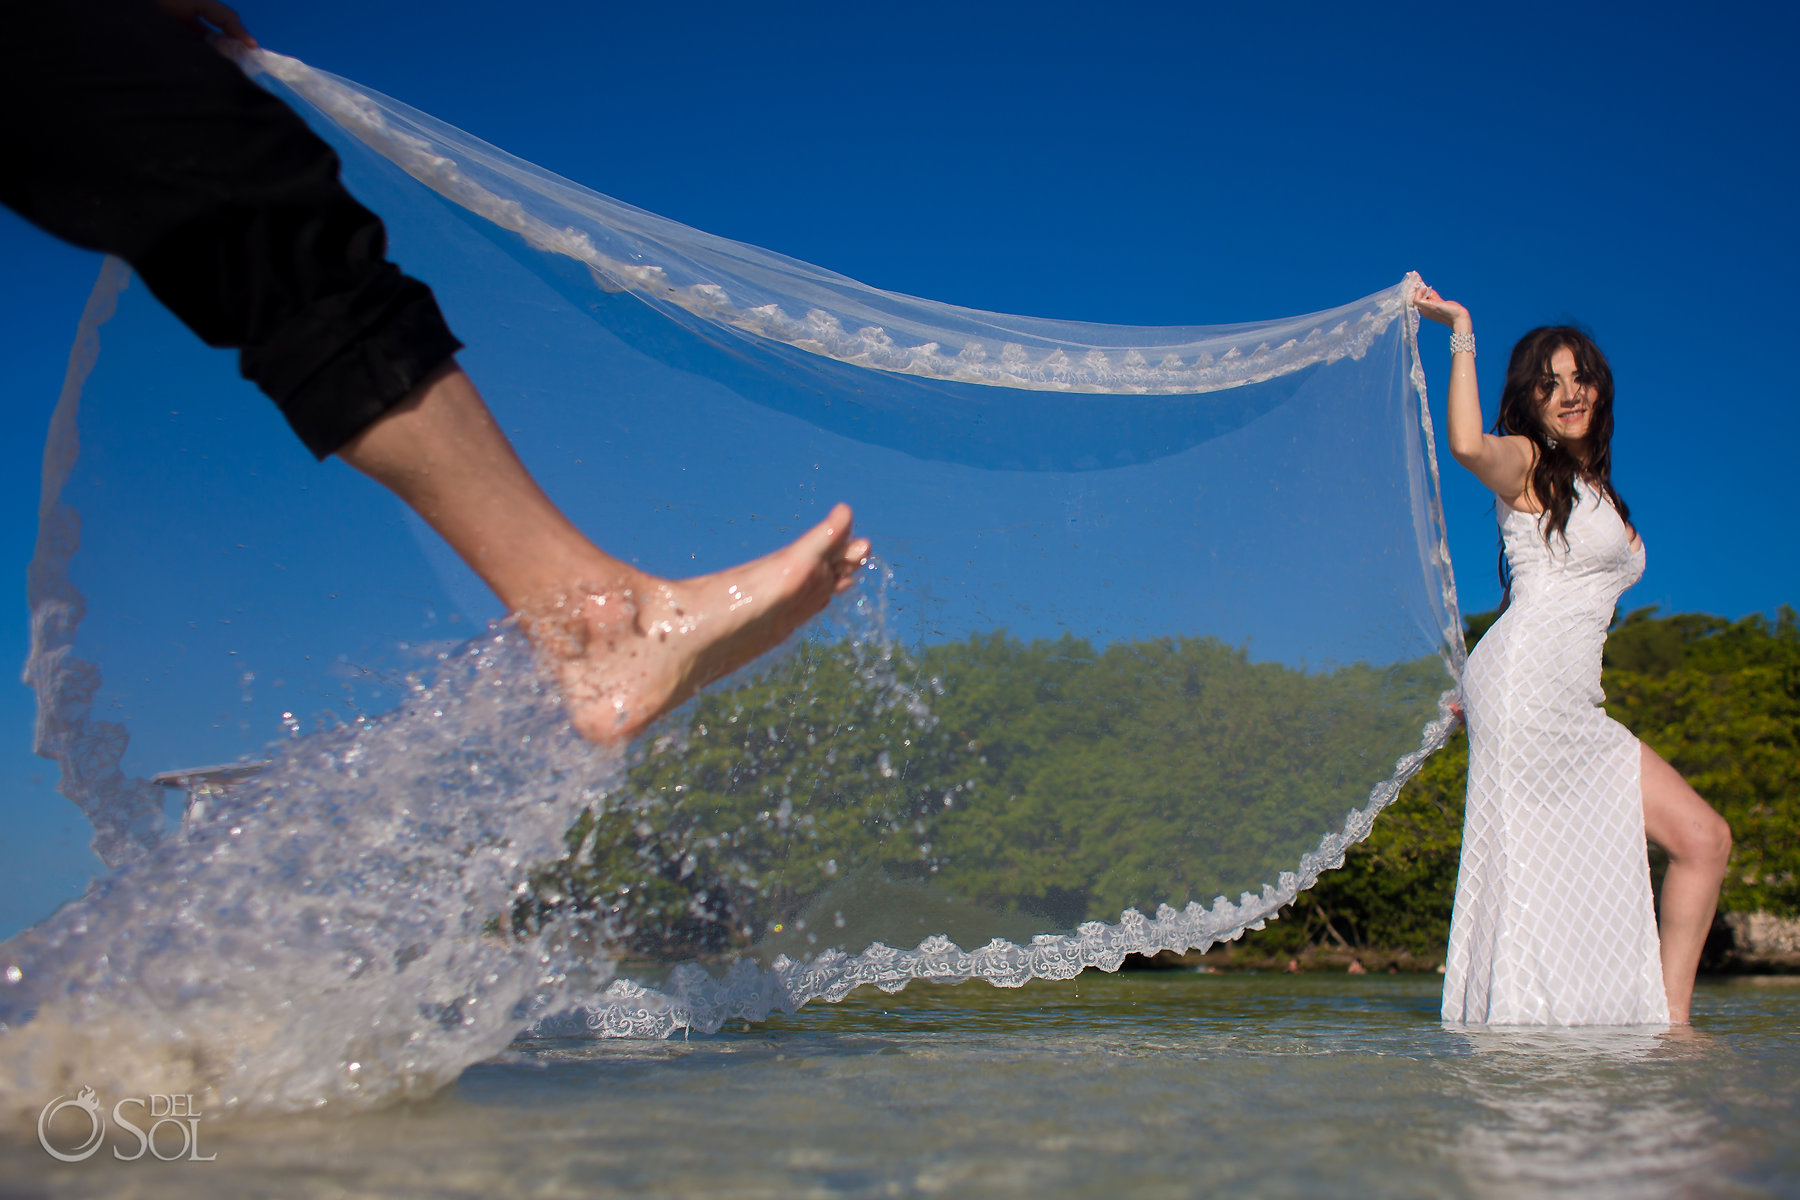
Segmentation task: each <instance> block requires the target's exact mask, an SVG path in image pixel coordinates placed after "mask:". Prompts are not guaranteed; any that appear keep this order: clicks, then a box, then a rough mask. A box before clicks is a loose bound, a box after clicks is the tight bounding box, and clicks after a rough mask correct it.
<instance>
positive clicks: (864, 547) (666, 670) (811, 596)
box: [520, 504, 869, 742]
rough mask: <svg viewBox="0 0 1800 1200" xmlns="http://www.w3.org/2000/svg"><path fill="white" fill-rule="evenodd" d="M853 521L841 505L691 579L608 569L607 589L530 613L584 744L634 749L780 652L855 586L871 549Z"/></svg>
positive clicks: (530, 624)
mask: <svg viewBox="0 0 1800 1200" xmlns="http://www.w3.org/2000/svg"><path fill="white" fill-rule="evenodd" d="M850 519H851V514H850V508H849V506H848V505H844V504H840V505H838V506H837V507H835V508H833V509H832V510H831V513H830V515H829V516H827V517H826V518H825V520H824V521H822V522H820V523H819V524H818V525H816V526H814V527H813V528H812V529H811V530H809V531H808V532H806V533H804V534H802V535H801V536H800V537H798V538H796V539H795V540H794V541H792V542H790V543H789V544H788V545H786V546H784V547H782V548H781V549H780V550H777V551H775V552H774V553H773V554H769V555H765V556H764V557H762V558H758V559H755V560H753V561H751V562H747V563H744V564H742V565H740V566H736V567H732V568H730V569H729V570H725V571H720V572H718V573H716V574H713V575H697V576H695V577H694V578H692V579H677V580H669V579H658V578H657V577H655V576H654V575H647V574H644V573H643V572H641V571H633V570H631V569H630V568H621V567H620V566H619V565H618V564H617V563H616V562H615V561H614V560H611V559H605V560H604V561H603V562H602V563H599V564H597V566H598V571H599V574H598V575H597V577H596V578H593V579H588V580H584V581H582V582H580V583H577V584H574V585H573V586H572V587H571V590H570V592H569V593H567V594H563V595H558V596H554V597H549V598H546V599H545V600H543V601H539V602H534V603H531V604H528V605H525V606H524V607H523V608H522V610H521V612H520V621H521V623H522V624H523V626H524V628H525V631H526V634H527V635H528V636H529V637H530V638H531V640H532V642H533V643H534V644H535V645H536V646H537V648H538V651H539V652H540V653H541V654H543V655H544V657H545V659H546V660H547V661H548V664H549V666H550V667H551V669H552V670H553V671H554V672H555V673H556V678H557V682H558V683H559V684H560V685H561V687H562V690H563V705H564V707H565V708H567V709H568V712H569V719H570V721H571V722H573V724H574V726H575V730H576V732H577V733H579V734H581V735H582V736H583V737H585V738H589V739H591V740H593V741H596V742H620V741H626V740H629V739H630V738H633V737H635V736H637V735H638V734H640V733H642V732H643V731H644V730H645V729H646V728H647V727H648V726H649V725H650V724H651V722H653V721H655V720H656V719H657V718H658V717H660V716H662V715H663V714H664V713H666V712H668V711H669V710H670V709H672V708H674V707H675V706H677V705H678V704H680V703H681V702H682V701H684V700H686V699H687V698H688V697H689V696H692V695H693V694H694V693H695V692H697V691H699V690H700V689H701V688H703V687H705V686H706V685H707V684H709V683H711V682H712V681H713V680H715V679H718V678H720V677H722V676H724V675H729V674H730V673H731V672H733V671H735V670H737V669H738V668H739V667H742V666H744V665H745V664H747V663H749V662H751V661H753V660H754V659H756V658H757V657H758V656H760V655H762V654H764V653H765V652H767V651H769V650H773V649H774V648H775V647H776V646H778V645H780V644H781V643H782V642H783V641H785V640H786V639H787V637H788V635H789V634H791V633H793V632H794V630H796V629H798V628H799V627H800V626H801V625H802V624H804V623H805V622H806V621H807V620H808V619H809V618H811V617H812V616H814V615H815V614H816V613H818V612H819V611H820V610H821V609H823V608H824V607H825V606H826V605H827V604H828V603H830V602H831V598H832V597H833V596H835V595H837V594H838V593H839V592H842V591H844V590H845V589H847V588H849V587H850V585H851V584H853V583H854V582H856V569H857V567H858V566H860V565H861V564H862V563H863V561H864V560H866V559H867V558H868V555H869V543H868V541H867V539H864V538H855V539H852V538H851V536H850ZM622 572H624V573H623V574H622Z"/></svg>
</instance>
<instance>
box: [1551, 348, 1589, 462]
mask: <svg viewBox="0 0 1800 1200" xmlns="http://www.w3.org/2000/svg"><path fill="white" fill-rule="evenodd" d="M1538 395H1539V397H1540V399H1539V403H1540V405H1541V406H1542V409H1541V411H1542V413H1543V418H1544V429H1545V430H1546V431H1547V432H1548V433H1549V434H1550V436H1551V437H1553V438H1555V439H1557V440H1558V441H1561V442H1580V441H1581V440H1582V439H1583V438H1585V437H1587V435H1588V429H1589V427H1590V426H1591V425H1592V424H1593V420H1594V381H1593V380H1591V379H1589V378H1587V376H1586V375H1584V374H1582V372H1581V369H1580V368H1579V367H1578V366H1577V365H1576V363H1575V352H1574V351H1573V350H1571V349H1569V348H1568V347H1567V346H1560V347H1558V348H1557V350H1556V353H1554V354H1552V355H1551V356H1550V375H1549V377H1548V378H1546V379H1545V380H1544V381H1543V382H1542V383H1540V384H1539V385H1538Z"/></svg>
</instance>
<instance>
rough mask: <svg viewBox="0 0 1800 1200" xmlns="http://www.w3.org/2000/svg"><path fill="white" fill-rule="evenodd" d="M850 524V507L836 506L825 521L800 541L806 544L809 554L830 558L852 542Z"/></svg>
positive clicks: (826, 516) (845, 505)
mask: <svg viewBox="0 0 1800 1200" xmlns="http://www.w3.org/2000/svg"><path fill="white" fill-rule="evenodd" d="M850 522H851V512H850V506H849V505H848V504H842V503H840V504H834V505H832V508H831V511H830V512H829V513H827V514H826V515H825V519H824V520H823V521H820V522H819V523H818V524H817V525H815V526H813V527H812V529H811V530H809V531H808V532H807V533H806V534H805V536H803V537H802V538H801V539H800V540H801V541H802V542H804V543H805V544H806V547H807V550H808V551H809V552H811V553H816V554H818V555H819V556H820V557H822V558H829V557H831V556H832V553H833V551H834V550H837V549H838V548H840V547H842V546H843V545H844V544H845V543H847V542H848V541H849V540H850Z"/></svg>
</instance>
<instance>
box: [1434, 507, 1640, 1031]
mask: <svg viewBox="0 0 1800 1200" xmlns="http://www.w3.org/2000/svg"><path fill="white" fill-rule="evenodd" d="M1576 495H1577V499H1576V504H1575V508H1574V510H1573V511H1572V512H1571V513H1570V515H1569V524H1568V536H1567V540H1566V543H1565V540H1564V539H1563V538H1562V537H1560V536H1557V535H1552V536H1551V539H1550V541H1549V542H1548V543H1546V542H1545V540H1544V535H1543V532H1542V527H1541V525H1540V518H1539V517H1537V516H1533V515H1529V514H1526V513H1521V512H1518V511H1516V510H1513V509H1511V508H1509V507H1508V506H1506V505H1504V504H1502V505H1500V528H1501V536H1502V539H1503V541H1504V543H1505V549H1506V557H1507V562H1508V564H1509V565H1510V567H1511V569H1512V602H1511V604H1510V605H1509V606H1508V608H1507V609H1506V611H1505V612H1504V613H1503V614H1501V616H1500V619H1499V620H1498V621H1496V622H1495V623H1494V625H1493V628H1491V629H1489V630H1488V632H1487V634H1486V635H1485V636H1484V637H1483V638H1482V639H1481V642H1480V644H1479V645H1477V646H1476V648H1475V651H1474V653H1473V654H1471V655H1470V656H1469V664H1468V669H1467V671H1466V673H1465V674H1464V677H1463V700H1464V707H1465V712H1466V713H1467V716H1468V723H1469V794H1468V810H1467V814H1466V816H1465V818H1464V825H1463V848H1462V866H1461V871H1460V873H1459V875H1458V878H1457V885H1456V909H1455V913H1454V915H1453V916H1452V918H1451V923H1450V948H1449V954H1448V957H1447V959H1446V962H1445V966H1444V1010H1443V1011H1444V1019H1445V1020H1447V1021H1458V1022H1471V1023H1489V1024H1502V1025H1633V1024H1646V1023H1661V1022H1666V1021H1667V1020H1668V1003H1667V1000H1666V998H1665V997H1664V994H1663V983H1662V966H1661V961H1660V953H1659V950H1660V947H1659V944H1658V941H1657V933H1656V917H1655V913H1654V911H1653V909H1652V903H1651V895H1650V872H1649V865H1648V860H1647V858H1646V854H1645V848H1644V814H1643V796H1642V788H1641V760H1640V757H1639V755H1640V750H1639V745H1638V740H1637V738H1636V737H1634V736H1633V735H1632V734H1631V732H1630V731H1629V730H1627V729H1626V728H1625V727H1624V726H1622V725H1620V724H1619V723H1618V722H1617V721H1614V720H1613V719H1612V718H1611V717H1609V716H1607V715H1606V712H1605V710H1604V709H1602V708H1601V707H1600V703H1601V701H1602V700H1603V699H1604V696H1603V694H1602V693H1601V690H1600V658H1601V652H1602V650H1603V649H1604V647H1605V645H1606V630H1607V627H1608V625H1610V624H1611V622H1612V616H1613V608H1614V605H1615V604H1617V602H1618V599H1619V596H1620V595H1621V594H1622V593H1623V592H1624V591H1625V589H1626V588H1628V587H1630V586H1631V585H1632V584H1634V583H1636V582H1637V581H1638V579H1639V577H1640V576H1642V575H1643V572H1644V548H1643V544H1642V542H1640V541H1638V540H1637V539H1636V538H1635V537H1633V536H1632V533H1631V531H1630V530H1629V529H1628V528H1627V527H1626V525H1625V522H1624V521H1623V520H1622V519H1621V518H1620V517H1619V514H1618V512H1617V511H1616V510H1615V509H1614V508H1613V507H1612V505H1611V504H1610V503H1609V502H1608V501H1606V500H1605V499H1604V498H1603V497H1602V496H1601V495H1600V494H1599V493H1597V492H1596V491H1595V490H1594V489H1593V488H1590V487H1588V486H1586V485H1584V484H1578V485H1577V491H1576Z"/></svg>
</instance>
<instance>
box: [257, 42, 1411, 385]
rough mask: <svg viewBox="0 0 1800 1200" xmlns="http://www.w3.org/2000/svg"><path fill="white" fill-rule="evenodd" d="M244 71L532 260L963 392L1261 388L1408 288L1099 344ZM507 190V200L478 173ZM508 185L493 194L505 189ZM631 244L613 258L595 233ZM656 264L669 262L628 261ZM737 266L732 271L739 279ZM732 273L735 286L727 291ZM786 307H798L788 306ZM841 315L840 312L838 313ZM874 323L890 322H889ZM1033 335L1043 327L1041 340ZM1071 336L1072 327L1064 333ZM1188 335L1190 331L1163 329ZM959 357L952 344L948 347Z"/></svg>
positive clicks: (1362, 341) (1318, 359)
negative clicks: (797, 298)
mask: <svg viewBox="0 0 1800 1200" xmlns="http://www.w3.org/2000/svg"><path fill="white" fill-rule="evenodd" d="M240 55H241V61H242V63H243V65H244V66H245V67H246V68H247V69H249V70H252V71H262V72H266V73H267V74H269V75H271V76H273V77H274V78H275V79H278V80H280V81H281V82H282V83H284V84H286V85H287V86H288V87H291V88H293V89H294V91H296V92H298V93H299V94H300V95H302V96H304V97H305V98H306V99H307V100H308V101H310V102H311V103H312V104H314V105H315V106H317V107H318V108H319V109H320V110H321V111H323V112H324V113H326V114H327V115H329V116H330V117H331V118H332V120H334V121H336V122H337V123H338V124H339V125H341V126H342V127H343V128H344V129H346V130H348V131H349V132H350V133H352V134H354V135H355V136H356V137H357V138H359V139H361V140H362V141H363V142H365V143H366V144H367V145H368V146H370V148H372V149H373V150H375V151H376V153H378V154H380V155H381V156H382V157H384V158H386V159H388V160H389V161H391V162H393V163H394V164H395V165H397V166H398V167H400V169H402V170H404V171H405V172H406V173H407V174H408V175H411V176H412V177H413V178H414V179H416V180H418V181H419V182H420V183H423V184H424V185H425V186H426V187H429V188H431V189H432V190H433V191H435V192H436V193H438V194H439V195H440V196H443V197H444V198H445V199H446V200H449V201H450V202H451V203H453V204H456V205H459V206H461V207H462V208H465V209H467V210H468V211H469V212H471V213H474V214H475V215H477V216H479V217H482V218H485V219H486V220H488V221H490V222H492V223H493V224H495V225H497V226H499V227H500V228H502V229H506V230H510V231H511V232H513V233H516V234H518V235H519V236H520V237H521V238H523V239H524V240H525V242H526V243H527V244H528V245H530V246H532V247H533V248H535V249H537V250H542V251H546V252H549V253H553V254H559V255H563V256H565V257H567V258H571V259H574V260H575V261H577V262H579V263H582V264H584V265H585V266H586V267H587V268H588V270H589V271H590V272H592V274H593V276H594V280H595V282H596V284H598V286H600V287H601V288H603V289H604V290H606V291H610V292H620V291H625V292H631V293H633V294H635V295H638V296H641V297H643V298H644V299H646V300H650V301H658V302H662V303H665V304H669V305H673V306H674V307H676V308H678V309H681V310H683V311H685V312H687V313H689V314H691V315H693V316H695V317H699V318H701V319H703V320H706V321H710V322H713V323H715V324H718V325H723V326H726V327H728V328H732V329H736V330H739V331H741V332H743V333H748V334H750V335H752V336H755V337H758V338H763V339H766V340H768V341H772V342H778V343H781V344H783V345H787V346H791V347H793V348H795V349H797V350H802V351H805V352H806V353H808V354H814V355H818V356H820V357H823V358H830V359H835V360H837V361H838V362H843V363H847V364H850V365H852V366H858V367H865V368H869V369H873V370H879V371H889V372H894V373H897V374H905V375H918V376H923V377H925V378H929V379H935V380H945V381H951V382H958V383H974V384H986V385H993V386H1001V387H1009V388H1017V389H1023V390H1028V391H1058V392H1090V393H1110V394H1140V395H1141V394H1168V395H1185V394H1195V393H1203V392H1212V391H1220V390H1223V389H1226V388H1234V387H1241V386H1243V385H1245V384H1251V383H1260V382H1263V381H1265V380H1269V379H1273V378H1276V377H1278V376H1281V375H1287V374H1290V373H1292V372H1294V371H1298V370H1302V369H1304V368H1306V367H1310V366H1315V365H1317V364H1320V363H1331V362H1336V361H1338V360H1339V359H1342V358H1352V359H1360V358H1362V357H1363V355H1365V354H1366V353H1368V350H1369V347H1370V346H1371V345H1373V344H1374V342H1375V340H1376V339H1377V338H1379V337H1380V336H1381V335H1382V334H1383V333H1384V332H1386V330H1387V327H1388V325H1389V323H1390V322H1392V321H1393V320H1394V319H1395V318H1396V317H1398V316H1400V315H1402V314H1403V313H1404V312H1405V311H1406V309H1407V307H1408V301H1409V299H1410V297H1411V291H1412V288H1411V285H1410V284H1402V285H1400V286H1398V287H1395V288H1390V289H1389V290H1388V291H1386V292H1382V293H1380V294H1379V295H1377V296H1374V297H1371V298H1370V299H1369V300H1368V301H1363V302H1359V303H1358V304H1356V305H1350V306H1347V307H1346V308H1343V309H1336V310H1332V311H1331V312H1328V313H1319V314H1314V315H1312V316H1308V317H1300V318H1295V319H1293V320H1289V321H1283V322H1271V323H1266V324H1259V325H1253V326H1247V327H1243V328H1241V329H1239V330H1238V331H1237V334H1240V335H1243V337H1242V340H1244V341H1250V340H1252V339H1255V344H1254V345H1251V346H1250V347H1249V348H1248V349H1245V348H1244V347H1242V346H1240V345H1238V344H1236V343H1235V342H1234V341H1233V340H1232V337H1231V336H1227V337H1225V338H1221V337H1220V336H1219V335H1218V334H1217V333H1216V332H1214V333H1213V334H1212V335H1211V336H1209V337H1206V338H1204V339H1199V340H1190V341H1184V342H1178V343H1175V344H1170V345H1160V346H1134V345H1113V344H1096V343H1097V342H1098V341H1100V340H1101V338H1102V336H1103V335H1104V334H1105V333H1107V332H1108V330H1109V327H1107V326H1092V325H1089V326H1079V327H1075V328H1078V329H1079V330H1080V331H1081V332H1084V333H1087V334H1090V335H1093V336H1094V339H1095V340H1094V341H1084V342H1081V343H1075V342H1072V341H1068V340H1064V339H1056V338H1054V337H1051V338H1049V339H1046V337H1045V336H1044V334H1045V332H1050V333H1051V334H1054V333H1055V330H1054V329H1051V328H1050V327H1052V326H1059V325H1063V324H1064V323H1061V322H1039V321H1035V320H1033V319H1031V318H1024V317H1006V316H1000V315H998V314H993V313H983V312H977V311H975V310H972V309H965V308H960V307H958V306H956V305H949V304H941V303H938V302H935V301H928V300H921V299H918V298H915V297H910V296H901V295H898V294H896V293H892V292H884V291H881V290H879V289H876V288H871V287H867V286H865V285H863V284H859V283H857V282H855V281H854V280H850V279H847V278H845V277H843V276H840V275H835V274H831V273H829V272H824V271H821V270H819V269H818V268H816V267H811V266H809V265H808V264H804V263H800V262H797V261H796V260H793V259H787V258H783V257H781V256H779V255H773V254H769V253H768V252H766V251H760V250H758V249H756V248H755V247H749V246H745V245H743V244H742V243H737V242H731V241H729V240H727V239H724V238H718V237H714V236H712V235H708V234H703V233H701V232H700V231H698V230H695V229H690V228H688V227H687V226H684V225H681V224H679V223H678V222H674V221H669V220H666V219H664V218H660V217H656V216H654V215H653V214H650V213H646V212H643V211H642V210H640V209H636V208H633V207H631V206H630V205H626V204H622V203H620V202H619V201H616V200H612V199H610V198H609V197H606V196H602V195H599V194H598V193H595V192H591V191H588V190H587V189H584V188H577V187H575V186H574V185H572V184H570V183H568V182H567V181H566V180H563V179H560V178H558V177H556V176H554V175H551V174H549V173H548V172H544V171H542V170H540V169H538V168H536V167H533V166H532V165H531V164H529V163H525V162H522V161H520V160H518V159H515V158H513V157H512V156H510V155H507V154H505V153H504V152H502V151H500V150H498V149H496V148H495V147H493V146H489V145H487V144H486V143H484V142H480V141H478V140H476V139H474V138H470V137H468V136H467V135H466V134H462V133H461V131H458V130H451V129H449V128H448V127H447V126H442V125H440V124H439V123H436V122H432V121H431V120H430V118H428V117H426V116H425V115H424V114H422V113H416V112H414V111H413V110H410V109H408V108H407V107H406V106H404V105H401V104H399V103H398V102H396V101H392V100H388V99H386V98H385V97H379V96H375V95H373V94H371V93H368V92H365V91H362V90H360V89H357V88H355V87H353V86H351V85H350V84H349V83H348V82H346V81H344V80H341V79H339V78H337V77H336V76H333V75H330V74H328V73H326V72H323V71H319V70H316V69H315V68H313V67H309V66H307V65H306V64H305V63H303V62H300V61H299V60H297V59H293V58H288V57H286V56H284V55H280V54H272V53H270V52H268V51H266V50H257V51H252V52H248V53H242V52H240ZM478 169H479V171H480V172H481V173H483V174H486V175H491V176H494V177H495V178H496V179H497V180H503V181H504V184H505V185H506V188H507V190H508V191H510V192H512V193H514V194H513V195H501V194H499V193H498V192H496V191H494V190H493V188H490V187H489V186H487V185H486V184H484V183H482V182H481V181H480V180H478V179H477V178H476V177H475V173H476V171H477V170H478ZM497 186H498V184H497ZM534 208H542V209H543V210H545V211H546V212H547V213H549V214H550V215H552V216H560V217H569V216H573V217H575V218H577V219H581V218H584V217H585V218H586V222H585V223H586V224H588V225H589V228H586V229H583V228H579V227H577V226H576V225H573V224H563V225H558V224H557V223H555V221H553V220H550V219H546V216H545V215H540V213H539V212H535V211H533V209H534ZM597 237H598V238H604V239H606V240H607V241H609V242H613V243H622V244H620V245H619V246H618V253H609V252H608V251H607V250H605V249H603V248H601V247H600V246H597V245H596V244H595V239H596V238H597ZM622 254H630V255H631V256H632V257H634V258H641V257H643V256H644V255H645V254H651V255H655V256H656V257H659V258H662V259H664V262H663V263H662V264H657V263H645V262H633V261H627V259H626V258H624V257H621V255H622ZM733 268H736V270H735V271H734V270H733ZM756 270H761V271H762V272H763V273H765V274H769V275H771V276H773V277H775V278H777V279H779V280H780V281H782V282H783V283H785V284H786V285H788V286H787V287H785V288H783V289H782V290H783V291H784V292H804V293H806V294H809V295H811V296H814V297H824V296H830V297H831V298H832V299H834V300H836V301H837V302H838V303H836V304H835V305H833V306H828V305H827V304H820V305H818V306H816V307H810V308H807V309H806V311H805V312H804V314H803V315H800V316H794V315H792V314H791V313H789V312H788V311H786V310H785V309H784V308H782V306H781V305H780V304H778V303H757V302H756V300H755V299H754V298H752V299H742V298H740V297H739V296H738V295H737V294H736V291H737V289H738V288H740V287H741V288H744V289H747V290H756V288H757V283H756V281H755V280H754V279H753V278H751V277H750V276H751V273H752V272H753V271H756ZM734 274H735V276H736V279H735V281H734V282H732V283H731V284H730V285H729V286H727V283H726V282H724V281H725V280H728V279H732V278H733V276H734ZM790 302H792V301H791V300H790ZM833 307H835V308H836V309H837V310H838V311H833ZM875 318H880V320H879V323H878V322H877V321H876V320H875ZM1032 326H1040V327H1041V328H1040V329H1037V330H1034V329H1033V328H1032ZM1065 332H1067V330H1065ZM1166 332H1167V333H1169V334H1170V335H1171V336H1180V335H1181V334H1184V333H1187V332H1189V331H1187V330H1180V329H1175V330H1169V331H1166ZM953 347H954V348H953Z"/></svg>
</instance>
